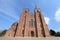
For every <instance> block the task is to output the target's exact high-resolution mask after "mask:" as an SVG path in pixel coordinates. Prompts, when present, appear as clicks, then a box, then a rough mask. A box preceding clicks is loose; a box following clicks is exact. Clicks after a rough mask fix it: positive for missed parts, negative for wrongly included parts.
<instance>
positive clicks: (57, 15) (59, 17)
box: [55, 8, 60, 22]
mask: <svg viewBox="0 0 60 40" xmlns="http://www.w3.org/2000/svg"><path fill="white" fill-rule="evenodd" d="M55 20H56V21H57V22H60V8H58V10H57V11H56V13H55Z"/></svg>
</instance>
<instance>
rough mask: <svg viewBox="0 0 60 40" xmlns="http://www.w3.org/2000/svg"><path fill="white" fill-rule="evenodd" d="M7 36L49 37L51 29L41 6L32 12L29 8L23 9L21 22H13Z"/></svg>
mask: <svg viewBox="0 0 60 40" xmlns="http://www.w3.org/2000/svg"><path fill="white" fill-rule="evenodd" d="M5 36H12V37H49V36H50V34H49V30H48V27H47V24H46V22H45V19H44V15H42V13H41V10H40V9H39V8H35V9H34V13H30V12H29V9H28V8H25V9H23V11H22V13H21V16H20V19H19V22H15V23H13V24H12V26H11V28H9V30H8V31H7V32H6V34H5Z"/></svg>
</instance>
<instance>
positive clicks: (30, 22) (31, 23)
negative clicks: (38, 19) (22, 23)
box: [29, 19, 33, 27]
mask: <svg viewBox="0 0 60 40" xmlns="http://www.w3.org/2000/svg"><path fill="white" fill-rule="evenodd" d="M29 26H31V27H33V19H31V21H29Z"/></svg>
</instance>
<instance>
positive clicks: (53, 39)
mask: <svg viewBox="0 0 60 40" xmlns="http://www.w3.org/2000/svg"><path fill="white" fill-rule="evenodd" d="M0 40H60V37H47V38H44V37H39V38H36V37H0Z"/></svg>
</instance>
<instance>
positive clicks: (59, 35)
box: [50, 29, 60, 37]
mask: <svg viewBox="0 0 60 40" xmlns="http://www.w3.org/2000/svg"><path fill="white" fill-rule="evenodd" d="M50 35H51V36H56V37H60V32H55V31H54V30H52V29H51V30H50Z"/></svg>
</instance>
